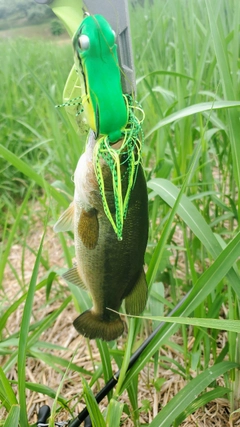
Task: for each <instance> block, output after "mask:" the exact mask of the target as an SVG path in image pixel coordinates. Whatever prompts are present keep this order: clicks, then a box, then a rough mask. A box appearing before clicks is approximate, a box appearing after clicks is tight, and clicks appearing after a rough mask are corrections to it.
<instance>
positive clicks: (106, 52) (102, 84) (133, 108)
mask: <svg viewBox="0 0 240 427" xmlns="http://www.w3.org/2000/svg"><path fill="white" fill-rule="evenodd" d="M115 38H116V37H115V33H114V31H113V30H112V28H111V26H110V25H109V23H108V22H107V21H106V19H105V18H104V17H103V16H101V15H88V16H86V17H85V18H84V19H83V21H82V23H81V25H80V26H79V28H78V30H77V31H76V33H75V35H74V37H73V48H74V56H75V65H76V69H77V73H78V75H79V78H80V83H81V90H82V96H81V99H80V102H79V105H80V112H81V113H82V112H83V114H84V115H85V120H86V121H87V124H88V125H89V127H90V128H91V129H92V130H93V131H94V133H95V138H96V141H97V142H96V146H95V149H94V168H95V173H96V177H97V181H98V185H99V189H100V194H101V197H102V202H103V208H104V211H105V214H106V216H107V217H108V219H109V221H110V222H111V224H112V227H113V229H114V231H115V233H116V235H117V237H118V239H119V240H121V239H122V231H123V222H124V219H125V218H126V215H127V210H128V202H129V198H130V195H131V190H132V188H133V186H134V182H135V181H134V180H135V177H136V174H137V169H138V166H139V164H140V162H141V143H142V140H143V133H142V127H141V123H142V121H143V117H144V113H143V111H142V109H141V107H140V106H139V105H138V104H137V103H136V101H133V98H132V97H131V96H130V95H129V94H123V93H122V86H121V72H120V67H119V63H118V56H117V45H116V43H115ZM71 103H72V104H71ZM77 103H78V102H77ZM73 104H74V103H73V100H70V102H69V103H67V104H65V105H73ZM63 105H64V104H63ZM137 111H138V112H139V114H141V119H139V118H138V117H137V115H136V114H135V113H136V112H137ZM78 114H79V113H77V115H78ZM139 114H138V115H139ZM102 160H104V161H105V162H106V163H107V165H108V167H109V168H110V170H111V174H112V186H113V192H114V200H115V209H114V210H113V209H110V207H109V205H108V201H107V196H106V194H107V189H105V184H104V176H103V171H102V168H101V162H102ZM123 164H124V165H125V166H126V164H127V174H128V180H127V182H128V186H127V189H126V190H125V191H124V194H123V191H122V178H123V177H122V173H121V169H124V170H125V172H124V173H126V167H124V168H121V166H122V165H123Z"/></svg>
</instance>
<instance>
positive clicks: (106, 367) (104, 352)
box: [97, 340, 113, 400]
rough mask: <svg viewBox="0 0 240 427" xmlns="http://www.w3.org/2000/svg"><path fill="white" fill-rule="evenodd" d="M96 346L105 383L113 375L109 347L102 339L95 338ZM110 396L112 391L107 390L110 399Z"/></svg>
mask: <svg viewBox="0 0 240 427" xmlns="http://www.w3.org/2000/svg"><path fill="white" fill-rule="evenodd" d="M97 346H98V350H99V353H100V356H101V362H102V368H103V375H104V380H105V383H107V381H109V379H110V378H111V377H112V375H113V372H112V365H111V357H110V353H109V348H108V345H107V343H106V342H105V341H102V340H97ZM111 397H112V391H111V392H109V394H108V399H109V400H110V399H111Z"/></svg>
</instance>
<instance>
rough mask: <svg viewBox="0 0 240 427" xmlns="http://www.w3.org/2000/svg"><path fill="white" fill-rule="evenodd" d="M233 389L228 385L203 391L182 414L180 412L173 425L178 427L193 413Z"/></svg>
mask: <svg viewBox="0 0 240 427" xmlns="http://www.w3.org/2000/svg"><path fill="white" fill-rule="evenodd" d="M230 392H231V390H230V389H229V388H226V387H216V388H214V389H213V390H211V391H208V392H207V393H203V394H202V395H201V396H199V397H197V399H195V400H194V401H193V402H192V403H191V404H190V405H189V406H188V407H187V408H186V409H185V411H184V412H182V414H180V415H179V416H178V417H177V419H176V420H175V422H174V424H173V427H178V426H180V425H181V423H182V422H183V421H184V420H185V419H186V418H187V417H188V416H189V415H191V414H192V413H194V412H195V411H197V409H199V408H201V407H204V406H206V404H207V403H209V402H211V401H212V400H215V399H220V398H222V397H224V396H226V395H227V394H228V393H230Z"/></svg>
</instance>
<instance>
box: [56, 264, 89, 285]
mask: <svg viewBox="0 0 240 427" xmlns="http://www.w3.org/2000/svg"><path fill="white" fill-rule="evenodd" d="M62 277H63V279H64V280H66V281H67V282H70V283H72V284H73V285H76V286H79V287H80V288H82V289H84V290H86V291H87V290H88V289H87V287H86V285H85V284H84V283H83V281H82V279H81V277H80V275H79V273H78V269H77V266H76V265H74V266H73V267H72V268H70V269H69V270H68V271H66V273H64V274H63V275H62Z"/></svg>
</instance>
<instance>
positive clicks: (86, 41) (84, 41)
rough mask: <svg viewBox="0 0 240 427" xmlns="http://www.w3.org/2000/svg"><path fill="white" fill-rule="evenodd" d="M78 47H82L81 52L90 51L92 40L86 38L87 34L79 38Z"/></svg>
mask: <svg viewBox="0 0 240 427" xmlns="http://www.w3.org/2000/svg"><path fill="white" fill-rule="evenodd" d="M78 46H79V47H80V49H81V50H88V49H89V46H90V40H89V37H88V36H86V35H85V34H82V35H81V36H80V37H79V38H78Z"/></svg>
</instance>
